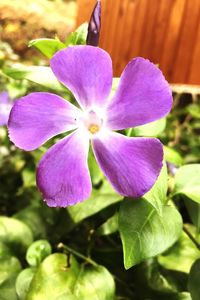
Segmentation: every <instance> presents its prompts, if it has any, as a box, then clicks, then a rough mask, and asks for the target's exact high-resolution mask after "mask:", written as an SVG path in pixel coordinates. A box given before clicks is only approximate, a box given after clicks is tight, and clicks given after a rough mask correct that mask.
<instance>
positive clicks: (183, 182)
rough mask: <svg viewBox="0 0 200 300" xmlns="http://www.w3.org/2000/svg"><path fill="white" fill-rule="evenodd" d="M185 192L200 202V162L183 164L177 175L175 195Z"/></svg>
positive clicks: (184, 193)
mask: <svg viewBox="0 0 200 300" xmlns="http://www.w3.org/2000/svg"><path fill="white" fill-rule="evenodd" d="M177 194H183V195H185V196H187V197H188V198H190V199H192V200H193V201H196V202H197V203H200V164H190V165H185V166H182V167H181V168H179V169H178V171H177V172H176V175H175V188H174V195H177Z"/></svg>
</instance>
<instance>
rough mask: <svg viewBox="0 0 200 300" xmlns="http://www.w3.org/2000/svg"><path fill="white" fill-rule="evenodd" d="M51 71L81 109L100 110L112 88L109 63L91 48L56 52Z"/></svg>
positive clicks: (110, 64) (103, 52)
mask: <svg viewBox="0 0 200 300" xmlns="http://www.w3.org/2000/svg"><path fill="white" fill-rule="evenodd" d="M50 65H51V68H52V70H53V72H54V74H55V76H56V77H57V79H58V80H59V81H60V82H62V83H63V84H64V85H66V87H67V88H68V89H70V90H71V92H72V93H73V94H74V96H75V98H76V100H77V101H78V103H79V104H80V106H81V107H82V108H91V107H93V106H102V104H104V103H105V101H106V99H107V97H108V95H109V93H110V90H111V86H112V61H111V58H110V56H109V54H108V53H107V52H105V51H104V50H102V49H100V48H98V47H92V46H73V47H68V48H66V49H63V50H60V51H58V52H57V53H56V54H55V55H54V56H53V58H52V59H51V63H50Z"/></svg>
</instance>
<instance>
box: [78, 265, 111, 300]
mask: <svg viewBox="0 0 200 300" xmlns="http://www.w3.org/2000/svg"><path fill="white" fill-rule="evenodd" d="M74 294H75V296H76V297H77V299H81V300H88V299H92V300H113V299H114V296H115V283H114V280H113V277H112V276H111V274H110V273H109V272H108V271H107V269H106V268H104V267H102V266H96V267H95V266H85V267H84V268H82V270H81V272H80V274H79V277H78V279H77V282H76V285H75V286H74Z"/></svg>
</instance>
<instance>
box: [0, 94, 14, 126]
mask: <svg viewBox="0 0 200 300" xmlns="http://www.w3.org/2000/svg"><path fill="white" fill-rule="evenodd" d="M12 106H13V103H12V102H11V100H10V97H9V95H8V92H6V91H4V92H1V93H0V126H4V125H7V123H8V118H9V114H10V111H11V108H12Z"/></svg>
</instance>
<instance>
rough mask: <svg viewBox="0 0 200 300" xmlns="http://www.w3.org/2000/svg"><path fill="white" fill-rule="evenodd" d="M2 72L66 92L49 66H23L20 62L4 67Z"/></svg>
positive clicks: (14, 77) (18, 78)
mask: <svg viewBox="0 0 200 300" xmlns="http://www.w3.org/2000/svg"><path fill="white" fill-rule="evenodd" d="M3 72H4V74H6V75H7V76H9V77H11V78H13V79H17V80H23V79H26V80H28V81H31V82H34V83H37V84H40V85H42V86H44V87H46V88H48V89H51V90H55V91H58V92H63V91H64V92H66V94H68V90H67V89H65V88H64V87H63V86H62V85H61V84H60V83H59V82H58V80H57V79H56V77H55V75H54V74H53V72H52V71H51V68H50V67H43V66H25V65H21V64H16V65H13V67H12V68H11V67H6V68H4V69H3Z"/></svg>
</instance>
